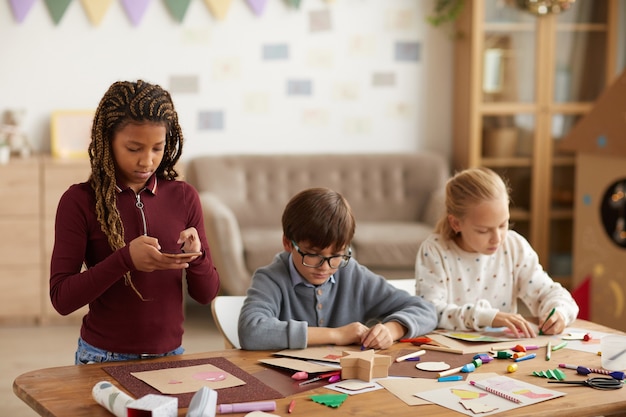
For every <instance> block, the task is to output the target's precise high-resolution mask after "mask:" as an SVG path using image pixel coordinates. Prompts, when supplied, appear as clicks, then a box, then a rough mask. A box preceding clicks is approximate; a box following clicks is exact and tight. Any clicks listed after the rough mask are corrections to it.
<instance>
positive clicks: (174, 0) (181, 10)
mask: <svg viewBox="0 0 626 417" xmlns="http://www.w3.org/2000/svg"><path fill="white" fill-rule="evenodd" d="M189 3H191V0H165V5H166V6H167V8H168V10H169V11H170V13H171V14H172V17H173V18H174V19H176V21H178V22H182V21H183V19H184V18H185V14H187V9H188V8H189Z"/></svg>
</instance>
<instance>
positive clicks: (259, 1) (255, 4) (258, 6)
mask: <svg viewBox="0 0 626 417" xmlns="http://www.w3.org/2000/svg"><path fill="white" fill-rule="evenodd" d="M246 1H247V3H248V5H249V6H250V8H251V9H252V11H253V12H254V14H255V15H257V16H261V15H262V14H263V11H264V10H265V5H266V4H267V0H246Z"/></svg>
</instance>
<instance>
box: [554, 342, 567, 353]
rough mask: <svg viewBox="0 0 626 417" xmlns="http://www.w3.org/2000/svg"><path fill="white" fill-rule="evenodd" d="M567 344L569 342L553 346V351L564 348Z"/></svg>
mask: <svg viewBox="0 0 626 417" xmlns="http://www.w3.org/2000/svg"><path fill="white" fill-rule="evenodd" d="M565 346H567V342H561V343H559V344H558V345H556V346H552V351H553V352H554V351H555V350H559V349H563V348H564V347H565Z"/></svg>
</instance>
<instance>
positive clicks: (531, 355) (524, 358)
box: [515, 353, 537, 362]
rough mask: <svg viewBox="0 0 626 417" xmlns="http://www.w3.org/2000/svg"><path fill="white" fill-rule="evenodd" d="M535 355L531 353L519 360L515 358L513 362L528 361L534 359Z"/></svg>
mask: <svg viewBox="0 0 626 417" xmlns="http://www.w3.org/2000/svg"><path fill="white" fill-rule="evenodd" d="M536 356H537V355H536V354H535V353H531V354H530V355H526V356H522V357H521V358H515V362H521V361H525V360H528V359H534V358H535V357H536Z"/></svg>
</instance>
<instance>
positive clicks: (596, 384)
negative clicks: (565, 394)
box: [548, 376, 624, 390]
mask: <svg viewBox="0 0 626 417" xmlns="http://www.w3.org/2000/svg"><path fill="white" fill-rule="evenodd" d="M548 383H552V384H572V385H586V386H588V387H591V388H595V389H601V390H613V389H620V388H622V387H623V386H624V383H623V382H622V381H619V380H617V379H615V378H608V377H603V376H599V377H595V378H589V379H585V380H584V381H548Z"/></svg>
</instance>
